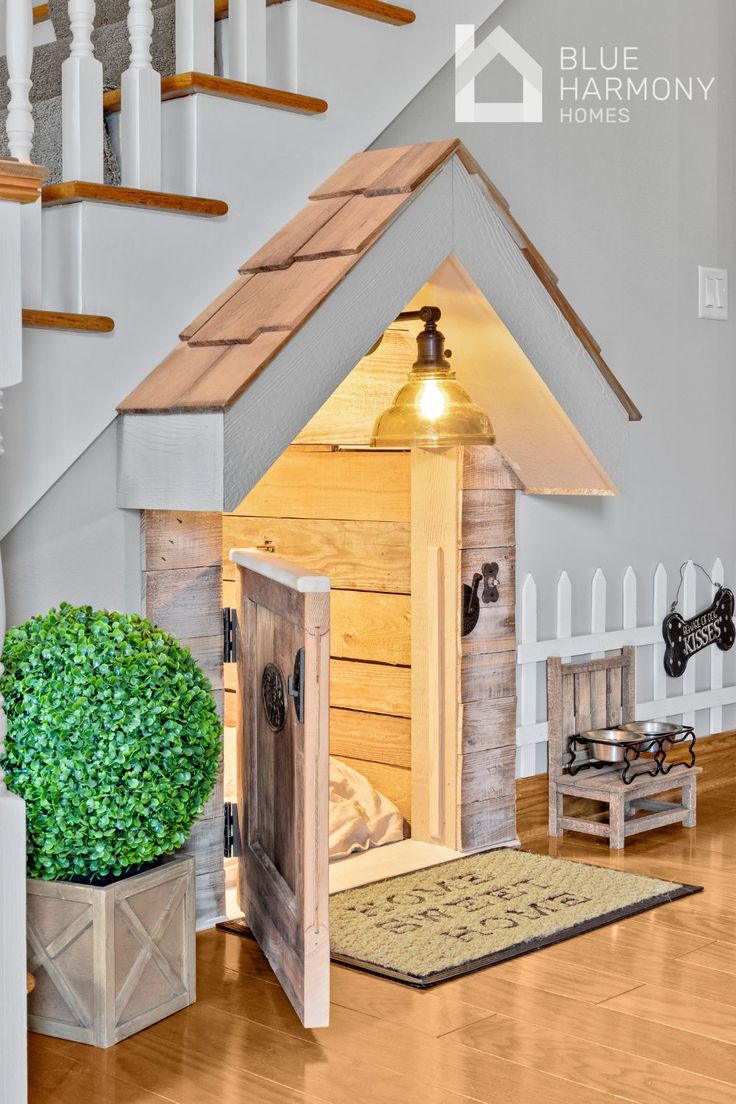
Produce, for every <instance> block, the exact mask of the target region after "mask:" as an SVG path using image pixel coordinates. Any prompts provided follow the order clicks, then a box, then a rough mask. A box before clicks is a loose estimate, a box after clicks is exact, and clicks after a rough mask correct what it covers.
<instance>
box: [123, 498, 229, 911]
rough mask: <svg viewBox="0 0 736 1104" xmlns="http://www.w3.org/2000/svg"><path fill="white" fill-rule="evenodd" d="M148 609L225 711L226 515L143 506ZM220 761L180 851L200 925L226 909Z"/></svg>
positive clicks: (142, 555) (142, 540)
mask: <svg viewBox="0 0 736 1104" xmlns="http://www.w3.org/2000/svg"><path fill="white" fill-rule="evenodd" d="M141 546H142V547H141V557H142V566H143V580H142V585H143V611H144V614H145V616H146V617H147V618H149V620H151V621H153V622H154V624H156V625H159V626H160V627H161V628H162V629H165V630H166V631H167V632H170V633H172V634H173V635H174V636H176V637H177V639H178V640H179V641H180V642H181V643H182V644H184V645H185V647H187V648H189V650H190V651H191V653H192V655H193V656H194V658H195V659H196V660H197V662H198V664H199V666H200V667H201V668H202V670H203V672H204V673H205V675H206V676H207V678H208V679H209V680H210V682H211V684H212V689H213V692H214V695H215V699H216V701H217V703H218V708H219V712H220V716H221V717H222V716H223V708H224V692H223V663H222V612H221V611H222V567H221V560H222V515H221V514H219V513H188V512H175V511H169V510H144V511H143V512H142V515H141ZM222 806H223V767H222V765H221V766H220V770H219V772H218V776H217V781H216V783H215V786H214V789H213V791H212V794H211V796H210V799H209V801H208V802H207V804H206V805H205V807H204V810H203V812H202V816H201V818H200V819H199V820H198V821H197V823H196V824H195V825H194V828H193V829H192V834H191V836H190V839H189V841H188V843H186V844H185V846H184V847H183V848H182V850H181V854H183V855H191V856H192V857H193V858H194V860H195V867H196V886H197V924H198V926H200V927H201V926H206V925H208V924H210V923H212V922H213V921H214V920H217V919H219V918H221V917H223V916H224V914H225V872H224V868H223V852H222V836H223V822H222V815H223V809H222Z"/></svg>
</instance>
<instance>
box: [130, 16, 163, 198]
mask: <svg viewBox="0 0 736 1104" xmlns="http://www.w3.org/2000/svg"><path fill="white" fill-rule="evenodd" d="M128 34H129V36H130V66H129V67H128V68H127V69H126V70H125V72H124V73H123V79H122V99H121V115H120V153H121V160H122V169H121V176H122V182H123V184H124V185H126V187H129V188H151V189H154V190H158V189H160V188H161V77H160V76H159V74H158V73H157V72H156V71H155V69H154V68H153V67H152V65H151V36H152V34H153V10H152V7H151V0H130V4H129V7H128Z"/></svg>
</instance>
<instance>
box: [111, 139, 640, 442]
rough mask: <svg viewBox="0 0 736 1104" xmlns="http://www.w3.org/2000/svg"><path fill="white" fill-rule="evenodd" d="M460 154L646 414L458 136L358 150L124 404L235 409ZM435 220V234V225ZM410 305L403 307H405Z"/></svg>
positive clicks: (539, 274)
mask: <svg viewBox="0 0 736 1104" xmlns="http://www.w3.org/2000/svg"><path fill="white" fill-rule="evenodd" d="M453 156H455V157H457V158H458V159H459V161H460V162H461V163H462V165H463V166H464V168H465V169H466V170H467V172H468V173H469V174H470V175H471V176H473V177H475V178H476V179H477V180H478V181H480V182H481V184H482V187H483V190H484V192H485V195H486V198H487V200H488V202H489V203H490V204H491V205H492V207H493V208H494V209H495V212H496V213H497V215H498V217H499V218H500V221H501V222H502V224H503V225H504V226H505V227H506V229H507V230H508V232H509V234H510V236H511V239H512V240H513V242H514V243H515V245H516V247H517V249H518V251H519V254H520V256H521V257H522V258H523V260H524V261H525V262H526V264H528V266H529V267H530V268H531V270H532V271H533V273H534V274H535V276H536V278H537V279H538V280H539V281H540V283H541V284H542V286H543V288H544V290H545V291H546V292H547V294H548V295H549V297H550V298H551V299H552V301H553V302H554V304H555V305H556V307H557V308H558V309H559V311H560V313H561V314H562V316H563V318H564V319H565V320H566V322H567V323H568V324H569V326H570V328H571V330H572V331H573V333H574V335H575V337H576V338H577V340H578V341H579V342H580V344H581V345H582V346H583V348H584V349H585V351H586V353H587V354H588V356H589V357H590V359H591V360H592V361H593V363H594V364H595V366H596V367H597V369H598V371H599V372H600V374H601V377H602V378H603V380H604V381H605V383H606V385H607V386H608V387H609V388H610V390H611V391H612V392H613V394H614V395H615V396H616V398H617V399H618V401H619V403H620V404H621V406H622V407H623V409H624V411H625V412H626V414H627V416H628V418H629V419H630V420H632V421H636V420H638V419H639V418H640V417H641V415H640V413H639V411H638V409H637V408H636V406H635V404H634V402H633V401H632V399H631V398H630V396H629V395H628V394H627V392H626V391H625V389H624V388H623V386H622V385H621V383H620V382H619V380H618V379H617V378H616V377H615V375H614V374H613V372H612V371H611V369H610V368H609V366H608V365H607V364H606V362H605V360H604V359H603V356H602V355H601V349H600V346H599V345H598V343H597V342H596V341H595V339H594V338H593V336H592V334H591V333H590V331H589V330H588V329H587V327H586V326H585V325H584V323H583V322H582V320H581V319H580V317H579V316H578V315H577V313H576V312H575V310H574V309H573V308H572V306H571V305H570V303H569V302H568V300H567V299H566V298H565V296H564V295H563V294H562V292H561V291H560V289H559V287H558V283H557V278H556V276H555V275H554V273H553V272H552V270H551V269H550V267H549V265H548V264H547V263H546V261H545V260H544V258H543V257H542V256H541V254H540V253H539V251H538V250H537V249H536V248H535V247H534V245H533V244H532V242H531V241H530V240H529V238H528V237H527V235H526V234H525V233H524V231H523V230H522V229H521V227H520V226H519V224H518V223H517V222H516V220H515V219H514V218H513V216H512V214H511V212H510V210H509V205H508V203H507V202H506V200H505V199H504V197H503V196H502V195H501V193H500V192H499V191H498V189H497V188H496V187H495V186H494V185H493V183H492V182H491V181H490V180H489V179H488V178H487V176H486V175H485V174H484V173H483V171H482V170H481V168H480V167H479V165H478V164H477V162H476V161H475V160H474V159H473V157H472V156H471V155H470V153H469V152H468V151H467V150H466V149H465V147H464V146H463V145H462V144H461V143H460V142H459V141H457V140H453V141H444V142H429V143H426V144H422V145H414V146H402V147H398V148H395V149H379V150H370V151H368V152H366V153H359V154H356V155H355V156H354V157H351V158H350V159H349V160H348V161H347V162H346V163H345V164H344V165H343V166H342V167H341V168H340V169H338V170H337V172H336V173H334V174H333V175H332V176H330V177H329V178H328V179H327V180H326V181H325V182H324V183H323V184H322V185H321V186H320V187H319V188H317V189H316V190H315V191H314V192H313V193H312V195H311V196H310V197H309V199H310V201H309V203H308V204H307V206H306V207H304V208H303V209H302V210H301V211H300V212H299V214H298V215H296V216H295V218H293V219H292V220H291V221H290V222H289V223H287V225H286V226H284V227H283V229H282V230H280V231H279V233H278V234H276V235H275V237H273V238H272V239H271V240H270V241H269V242H267V243H266V245H264V246H263V247H262V248H261V249H259V250H258V252H257V253H256V254H254V256H252V257H251V258H250V259H249V260H247V261H246V262H245V263H244V264H243V265H242V267H241V268H240V272H239V275H238V277H237V279H236V280H235V281H234V282H233V283H231V284H230V285H229V286H228V287H227V288H226V289H225V290H224V291H223V292H222V294H221V295H219V296H218V297H217V299H215V300H214V302H212V303H211V304H210V305H209V306H208V307H207V308H206V309H205V310H204V311H202V313H201V314H199V315H198V316H197V318H195V319H194V320H193V321H192V322H191V323H190V324H189V325H188V326H187V327H186V328H185V329H184V330H183V331H182V333H181V335H180V336H181V341H180V344H179V345H178V346H177V347H176V348H175V349H174V350H173V351H172V352H171V353H170V354H169V356H168V357H166V359H165V360H164V361H163V362H162V363H161V364H160V365H159V366H158V367H157V368H155V369H154V371H153V372H152V373H151V374H150V375H149V376H148V377H147V378H146V379H145V380H144V381H143V382H142V383H141V384H140V385H139V386H138V387H137V388H136V389H135V390H134V391H133V392H132V393H131V394H130V395H129V396H128V397H127V398H126V399H125V400H124V402H122V403H121V405H120V407H119V408H118V409H119V410H120V412H121V413H124V414H175V413H184V412H190V413H195V412H202V413H204V412H214V411H225V410H228V409H229V408H230V407H232V406H233V404H234V403H236V402H237V400H238V399H239V398H240V397H241V395H242V394H243V392H244V391H245V390H246V389H247V388H248V387H249V386H250V385H251V384H252V383H253V382H254V380H255V379H256V378H257V377H258V376H259V375H260V373H261V372H262V371H263V370H264V369H265V368H266V367H267V366H268V364H269V363H270V362H271V361H272V360H273V359H274V357H275V356H276V355H277V354H278V353H279V352H281V351H282V350H283V348H284V346H285V345H286V344H287V343H288V342H289V341H290V340H291V339H292V337H293V336H294V335H295V334H296V333H297V332H298V331H299V330H300V328H301V327H302V326H303V324H304V323H305V322H306V321H307V320H308V319H309V318H310V316H311V315H312V314H313V313H314V312H315V311H316V310H317V309H318V308H319V307H320V306H321V304H322V303H323V302H324V301H325V300H326V299H327V298H328V297H329V296H330V294H331V292H333V290H334V289H335V288H336V287H337V285H338V284H340V283H341V282H342V281H343V280H344V279H345V277H346V276H347V275H348V273H349V272H350V271H351V269H353V268H354V267H355V265H356V264H357V263H358V262H359V261H360V260H361V259H362V258H363V257H364V256H365V254H366V253H367V252H368V251H369V250H370V249H371V247H372V246H373V245H374V244H375V242H376V241H377V240H378V239H379V238H380V237H381V236H382V235H383V234H384V232H385V231H386V230H387V228H388V227H389V226H390V225H391V224H392V223H393V222H394V221H395V220H396V219H397V218H398V217H399V216H400V215H401V214H402V213H403V212H404V210H405V209H406V208H407V207H408V206H409V205H411V204H412V202H413V201H414V199H415V198H416V196H417V195H418V194H419V193H420V192H421V191H422V188H423V186H424V185H425V184H426V183H427V182H428V181H429V180H430V179H431V178H432V177H433V175H434V174H435V173H436V172H437V170H439V169H440V168H441V167H442V166H443V165H444V164H445V163H446V162H447V161H448V160H449V159H451V158H452V157H453ZM431 232H432V229H431V227H428V233H431ZM399 309H400V307H399Z"/></svg>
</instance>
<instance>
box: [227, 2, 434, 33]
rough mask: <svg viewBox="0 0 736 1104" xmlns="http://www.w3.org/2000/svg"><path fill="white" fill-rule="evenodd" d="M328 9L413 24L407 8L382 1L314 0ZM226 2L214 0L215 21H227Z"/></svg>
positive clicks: (412, 17) (386, 21)
mask: <svg viewBox="0 0 736 1104" xmlns="http://www.w3.org/2000/svg"><path fill="white" fill-rule="evenodd" d="M266 2H267V3H280V2H281V0H266ZM315 3H317V4H325V5H326V6H327V7H328V8H339V9H340V10H341V11H346V12H350V13H351V15H362V16H365V17H366V18H367V19H377V20H378V21H379V22H381V23H392V24H393V25H394V26H396V27H403V26H406V24H407V23H413V22H414V20H415V19H416V14H415V13H414V12H413V11H411V10H410V9H409V8H403V7H400V6H399V5H398V4H387V3H384V0H315ZM228 6H229V4H228V0H215V19H227V15H228Z"/></svg>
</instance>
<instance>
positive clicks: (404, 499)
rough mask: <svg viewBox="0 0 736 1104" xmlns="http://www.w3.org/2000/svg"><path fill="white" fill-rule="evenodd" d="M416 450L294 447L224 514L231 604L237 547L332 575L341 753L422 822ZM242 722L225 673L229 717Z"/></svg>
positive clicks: (333, 722) (337, 747)
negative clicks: (414, 592)
mask: <svg viewBox="0 0 736 1104" xmlns="http://www.w3.org/2000/svg"><path fill="white" fill-rule="evenodd" d="M409 530H410V462H409V453H408V452H395V451H390V452H376V451H370V452H369V451H367V450H365V449H339V450H338V449H336V448H335V446H333V445H329V446H323V445H308V446H307V445H293V446H291V447H290V448H288V449H287V450H286V452H284V453H283V454H282V456H281V457H280V458H279V460H277V462H276V463H275V464H274V465H273V467H272V468H271V469H270V470H269V471H268V472H267V474H266V475H265V476H264V477H263V479H262V480H261V481H260V483H258V484H257V486H256V487H254V488H253V490H252V491H251V492H250V494H249V495H248V496H247V497H246V498H245V499H244V500H243V502H242V503H241V504H240V506H238V508H237V510H236V511H235V512H234V513H232V514H226V515H225V516H224V519H223V546H222V554H223V578H224V597H225V604H226V605H234V601H235V593H234V591H235V568H234V565H233V564H232V563H230V561H229V558H228V556H229V552H230V549H231V548H237V547H241V548H243V547H257V546H259V545H265V544H266V543H267V542H271V543H272V544H273V545H274V546H275V550H276V552H277V553H278V554H279V555H280V556H285V557H287V558H288V559H290V560H293V561H294V562H295V563H298V564H300V565H302V566H303V567H307V568H311V569H313V570H317V571H323V572H325V573H326V574H328V575H329V576H330V578H331V581H332V588H333V591H332V602H331V617H332V625H331V645H330V651H331V655H332V663H331V685H330V693H331V702H332V708H331V711H330V729H331V745H330V749H331V753H332V754H333V755H335V756H337V757H339V758H340V759H342V760H343V761H345V762H347V763H348V764H349V765H350V766H353V767H354V768H355V769H356V770H359V771H360V772H361V773H362V774H364V775H366V777H367V778H368V779H369V780H370V781H371V782H372V784H373V785H374V786H376V787H377V788H378V789H379V790H381V792H383V793H385V794H386V795H387V796H388V797H389V798H391V800H392V801H394V802H395V803H396V804H397V805H398V807H399V808H400V809H401V812H402V813H403V815H404V817H405V818H406V820H407V821H408V820H410V815H411V797H410V766H411V688H410V683H411V678H410V676H411V608H410V606H411V583H410V533H409ZM236 716H237V701H236V680H235V673H234V665H233V664H227V665H226V668H225V722H226V724H227V725H228V726H229V725H233V724H235V718H236Z"/></svg>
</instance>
